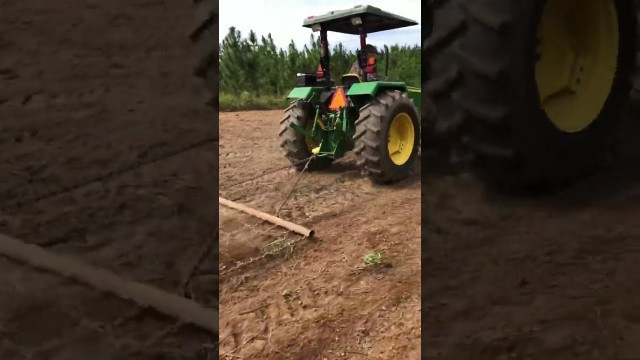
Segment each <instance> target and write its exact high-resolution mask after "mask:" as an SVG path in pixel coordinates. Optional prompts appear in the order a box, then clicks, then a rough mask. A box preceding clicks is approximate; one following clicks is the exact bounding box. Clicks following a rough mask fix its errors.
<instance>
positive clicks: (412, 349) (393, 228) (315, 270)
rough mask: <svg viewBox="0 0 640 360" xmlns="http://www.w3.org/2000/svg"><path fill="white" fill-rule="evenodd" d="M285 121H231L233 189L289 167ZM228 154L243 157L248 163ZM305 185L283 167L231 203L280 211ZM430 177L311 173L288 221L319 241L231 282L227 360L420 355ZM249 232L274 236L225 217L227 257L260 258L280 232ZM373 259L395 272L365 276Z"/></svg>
mask: <svg viewBox="0 0 640 360" xmlns="http://www.w3.org/2000/svg"><path fill="white" fill-rule="evenodd" d="M280 117H281V112H280V111H261V112H240V113H222V114H221V116H220V121H221V122H220V129H221V131H220V135H221V137H220V149H221V150H220V151H221V157H220V169H221V170H220V179H221V183H220V187H221V188H224V184H225V180H227V181H233V182H238V181H241V180H242V179H246V178H250V177H251V176H254V175H255V174H256V173H258V174H259V173H262V172H264V171H268V170H269V169H271V168H276V167H278V166H281V164H282V165H286V164H287V162H286V159H284V157H283V154H282V151H281V150H280V148H279V147H278V138H277V134H278V120H279V118H280ZM240 134H242V136H240ZM225 153H228V154H240V153H244V156H243V157H242V158H241V160H240V158H237V157H236V158H233V157H231V156H227V157H225V156H224V154H225ZM416 170H418V169H416ZM298 176H299V174H298V173H296V172H289V171H286V170H283V171H280V172H276V173H274V174H271V175H268V176H266V177H264V178H260V179H257V180H255V181H252V182H249V183H245V184H242V185H239V186H238V187H237V188H231V189H227V190H225V191H223V193H222V196H223V197H225V198H232V197H239V198H241V199H242V200H241V203H243V204H249V205H251V206H252V207H255V208H258V209H260V210H263V211H267V212H269V211H273V210H275V208H276V207H277V206H278V205H279V204H280V202H281V201H282V198H283V196H284V195H285V194H286V193H287V192H288V191H289V189H290V187H291V185H293V183H294V182H295V180H296V179H297V177H298ZM419 180H420V172H419V171H417V173H416V174H415V175H414V176H413V177H412V178H410V179H407V180H405V181H403V182H400V183H398V184H396V185H394V186H373V185H372V184H371V182H370V181H369V180H368V179H366V178H364V177H363V176H361V175H360V173H359V170H358V169H357V168H356V167H355V166H354V162H353V159H352V158H350V157H347V158H345V159H344V160H342V161H341V163H339V164H335V166H332V167H331V168H329V169H328V170H327V171H322V172H310V173H308V174H307V173H305V175H304V176H303V177H302V179H301V181H300V183H299V186H298V187H297V188H296V190H295V191H294V192H293V196H292V197H291V199H290V200H289V202H288V203H287V206H286V207H285V209H283V211H282V213H281V215H282V216H283V217H284V218H286V219H287V220H290V221H293V222H295V223H300V224H302V225H307V226H312V227H313V228H314V229H315V230H316V237H317V239H311V240H306V241H303V242H301V243H298V244H297V245H296V246H295V248H293V249H291V252H288V253H287V254H288V256H280V257H278V256H272V257H270V258H269V259H268V260H266V261H262V262H259V263H255V264H252V266H249V267H247V268H244V269H243V270H242V271H241V272H238V273H233V274H231V275H230V276H228V277H225V278H224V280H223V281H222V282H221V299H220V311H221V319H220V324H221V334H220V339H221V342H220V349H221V350H220V352H221V354H225V353H228V352H232V354H233V355H234V356H243V357H245V358H260V359H280V358H282V356H286V357H287V358H290V359H301V360H302V359H322V358H328V359H335V358H344V359H361V358H362V357H363V354H366V355H368V358H370V359H392V358H393V359H395V358H398V359H399V358H407V356H408V357H409V358H418V357H419V352H420V345H419V343H420V342H419V336H420V333H419V332H420V312H419V309H420V275H419V274H420V263H419V261H420V259H419V255H418V254H419V252H420V250H419V247H420V235H419V234H420V231H419V228H420V201H419V199H420V195H419V194H420V183H419ZM245 224H249V225H254V224H257V227H260V226H264V227H265V228H268V225H264V224H263V225H260V223H259V222H257V221H255V219H251V218H249V217H246V216H243V215H242V214H237V213H234V212H232V211H228V210H226V209H220V231H221V242H220V253H221V258H224V256H228V257H232V258H234V257H233V256H231V255H235V258H234V259H236V260H237V259H242V258H243V257H248V256H251V254H254V255H255V254H256V251H258V252H259V251H260V248H261V246H262V245H264V244H265V243H268V242H269V241H272V240H273V238H272V237H271V236H272V235H270V234H266V235H265V234H262V235H261V234H260V233H259V232H253V231H250V230H248V231H243V230H242V229H243V227H244V226H245ZM234 231H236V232H235V233H234ZM256 249H257V250H256ZM374 250H378V251H380V252H381V253H383V254H384V255H383V256H384V258H385V259H387V260H388V261H389V262H390V264H391V265H392V266H391V267H385V266H382V267H380V268H367V267H364V266H363V261H362V257H363V256H364V255H365V254H366V253H368V252H371V251H374ZM226 261H229V259H227V260H226ZM283 354H286V355H283ZM222 358H224V357H222ZM227 358H229V357H227Z"/></svg>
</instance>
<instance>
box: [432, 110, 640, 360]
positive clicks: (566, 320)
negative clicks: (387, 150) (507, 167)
mask: <svg viewBox="0 0 640 360" xmlns="http://www.w3.org/2000/svg"><path fill="white" fill-rule="evenodd" d="M632 114H634V115H633V116H632V118H631V120H632V122H633V123H632V124H631V125H628V126H627V127H626V128H625V129H624V131H622V139H621V145H622V146H621V154H622V155H621V156H620V158H619V159H617V160H616V161H615V162H614V164H613V166H612V168H611V169H610V171H607V172H604V173H602V174H600V175H598V176H596V177H593V178H590V179H585V180H584V181H582V182H580V183H579V184H577V185H575V186H572V187H571V188H568V189H566V190H564V191H562V192H560V193H557V194H554V195H551V196H546V197H544V198H540V197H538V198H535V199H533V198H529V199H526V198H508V199H507V198H503V197H500V196H497V195H495V194H494V195H491V194H489V193H487V192H484V191H483V189H482V187H481V186H480V185H479V184H478V183H477V182H476V181H474V180H473V179H472V178H470V177H465V176H448V177H447V176H442V175H434V174H432V175H430V176H427V177H425V178H424V179H423V185H424V186H425V192H424V193H425V208H424V210H423V211H425V215H426V216H425V223H424V225H423V226H424V227H423V236H424V238H423V239H424V241H425V248H424V249H423V262H422V264H423V269H424V288H423V291H424V294H425V295H424V299H423V301H424V302H423V311H424V316H425V318H426V319H427V320H426V321H425V328H424V329H425V332H424V333H423V336H424V338H423V339H424V341H425V349H426V353H425V354H426V355H427V358H429V359H431V360H436V359H474V360H483V359H545V360H555V359H558V360H560V359H562V360H564V359H581V360H588V359H594V360H595V359H639V358H640V287H638V284H639V283H640V272H639V271H638V266H639V264H640V187H639V186H640V185H639V184H640V167H639V166H638V165H639V164H640V146H639V145H638V144H639V143H638V141H637V139H638V136H640V126H638V118H639V116H638V115H637V114H640V112H638V111H637V109H636V110H634V111H633V112H632Z"/></svg>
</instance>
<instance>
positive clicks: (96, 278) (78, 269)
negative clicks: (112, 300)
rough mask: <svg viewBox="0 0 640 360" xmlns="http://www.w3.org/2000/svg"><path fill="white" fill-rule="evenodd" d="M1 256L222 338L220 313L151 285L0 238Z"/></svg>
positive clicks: (4, 236)
mask: <svg viewBox="0 0 640 360" xmlns="http://www.w3.org/2000/svg"><path fill="white" fill-rule="evenodd" d="M0 255H4V256H6V257H8V258H10V259H13V260H15V261H18V262H21V263H25V264H27V265H30V266H32V267H35V268H38V269H41V270H45V271H49V272H53V273H56V274H59V275H61V276H64V277H67V278H70V279H74V280H76V281H79V282H82V283H84V284H87V285H89V286H91V287H92V288H95V289H97V290H100V291H105V292H109V293H111V294H114V295H116V296H118V297H120V298H123V299H125V300H131V301H134V302H135V303H137V304H138V305H140V306H142V307H151V308H153V309H155V310H157V311H159V312H161V313H163V314H165V315H168V316H171V317H174V318H176V319H178V320H181V321H183V322H185V323H190V324H193V325H196V326H198V327H201V328H203V329H205V330H207V331H212V332H213V334H214V335H217V334H218V312H217V311H216V310H214V309H211V308H205V307H203V306H202V305H200V304H198V303H196V302H194V301H192V300H189V299H187V298H184V297H181V296H178V295H175V294H171V293H168V292H166V291H164V290H161V289H158V288H155V287H152V286H150V285H147V284H142V283H138V282H135V281H131V280H127V279H124V278H122V277H120V276H118V275H116V274H115V273H112V272H110V271H107V270H104V269H98V268H94V267H92V266H90V265H88V264H84V263H81V262H80V261H78V260H76V259H73V258H71V257H68V256H64V255H59V254H56V253H53V252H51V251H48V250H45V249H43V248H41V247H39V246H36V245H30V244H25V243H24V242H22V241H20V240H18V239H14V238H11V237H9V236H6V235H2V234H0Z"/></svg>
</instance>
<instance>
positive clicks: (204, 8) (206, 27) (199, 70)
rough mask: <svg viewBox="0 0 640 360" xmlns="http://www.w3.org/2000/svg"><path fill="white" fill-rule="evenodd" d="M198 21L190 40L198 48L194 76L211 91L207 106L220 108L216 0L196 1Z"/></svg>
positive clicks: (196, 20)
mask: <svg viewBox="0 0 640 360" xmlns="http://www.w3.org/2000/svg"><path fill="white" fill-rule="evenodd" d="M194 3H195V10H196V19H195V26H194V29H193V31H192V32H191V35H190V38H191V41H193V42H194V43H195V45H196V47H197V51H198V55H197V56H198V61H197V64H196V66H195V69H194V75H195V76H197V77H199V78H200V79H202V81H203V83H204V86H205V87H206V88H207V89H208V90H209V93H210V97H209V100H208V101H207V104H209V105H210V106H213V107H214V108H216V110H218V109H217V106H218V97H219V92H218V73H217V71H218V12H217V10H218V5H217V1H214V0H194Z"/></svg>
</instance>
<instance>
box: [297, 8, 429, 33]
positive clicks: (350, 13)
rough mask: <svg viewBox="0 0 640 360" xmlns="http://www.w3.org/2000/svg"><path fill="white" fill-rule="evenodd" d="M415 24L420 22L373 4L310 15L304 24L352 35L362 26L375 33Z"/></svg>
mask: <svg viewBox="0 0 640 360" xmlns="http://www.w3.org/2000/svg"><path fill="white" fill-rule="evenodd" d="M360 24H362V25H360ZM413 25H418V23H417V22H415V21H413V20H411V19H407V18H405V17H402V16H399V15H395V14H392V13H389V12H386V11H383V10H380V9H379V8H377V7H374V6H371V5H356V6H354V7H353V8H351V9H346V10H335V11H331V12H328V13H326V14H324V15H319V16H309V17H308V18H306V19H305V20H304V22H303V24H302V26H304V27H307V28H312V29H313V30H314V31H318V30H319V26H322V28H323V29H326V30H327V31H333V32H338V33H343V34H352V35H358V34H359V33H360V26H362V27H363V29H364V30H365V31H366V32H367V33H374V32H378V31H385V30H392V29H398V28H402V27H407V26H413Z"/></svg>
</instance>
